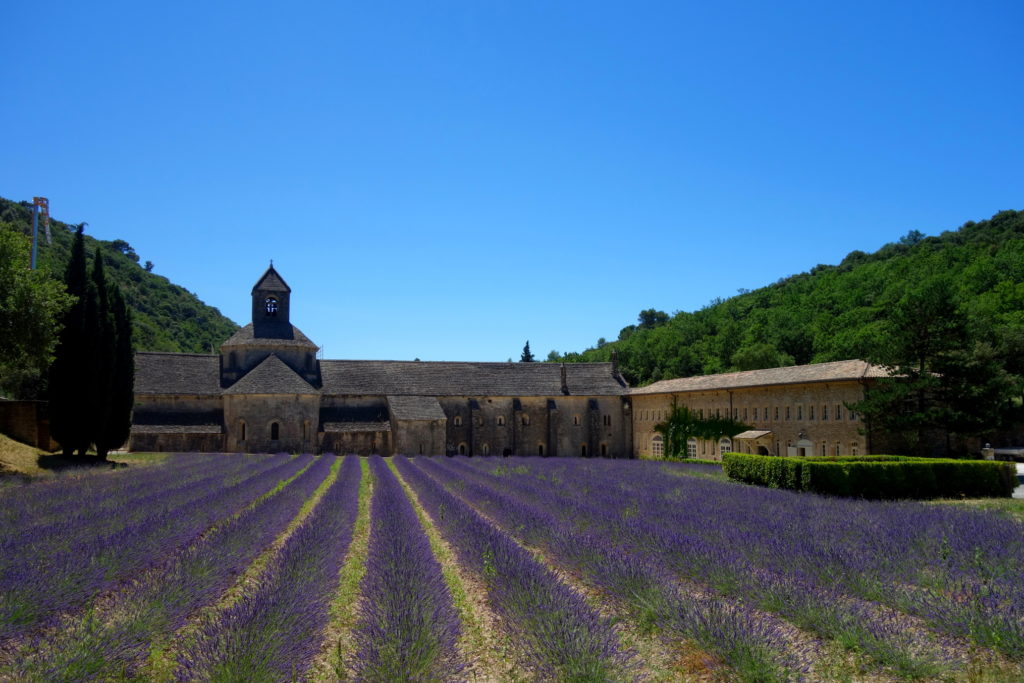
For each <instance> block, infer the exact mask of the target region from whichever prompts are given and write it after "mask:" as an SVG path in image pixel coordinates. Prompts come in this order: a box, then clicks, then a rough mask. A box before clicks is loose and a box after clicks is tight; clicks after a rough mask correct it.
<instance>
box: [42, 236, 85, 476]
mask: <svg viewBox="0 0 1024 683" xmlns="http://www.w3.org/2000/svg"><path fill="white" fill-rule="evenodd" d="M82 228H83V226H81V225H79V226H78V230H77V232H76V233H75V241H74V243H73V244H72V246H71V259H70V260H69V261H68V267H67V270H66V271H65V274H64V286H65V288H66V289H67V293H68V294H70V295H71V296H73V297H74V298H75V301H74V303H73V304H72V305H71V306H70V308H68V309H67V311H66V312H65V313H64V317H63V321H62V327H61V333H60V338H59V341H58V342H57V348H56V350H55V352H54V361H53V364H52V365H51V366H50V382H49V412H50V434H51V435H52V436H53V438H54V439H55V440H56V441H57V442H58V443H59V444H60V445H61V449H62V451H63V453H64V455H65V456H70V455H72V454H73V453H74V452H75V451H78V452H79V453H81V454H84V453H85V451H86V450H87V449H88V448H89V441H90V439H89V433H88V416H87V414H86V405H87V403H88V400H89V399H88V396H87V395H86V393H85V387H86V386H87V382H86V375H87V366H88V357H87V355H86V354H87V348H86V342H87V337H86V334H87V332H86V308H87V306H88V300H89V296H88V295H89V286H88V285H89V283H88V277H87V274H86V264H85V238H84V236H83V235H82Z"/></svg>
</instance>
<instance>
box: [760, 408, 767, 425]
mask: <svg viewBox="0 0 1024 683" xmlns="http://www.w3.org/2000/svg"><path fill="white" fill-rule="evenodd" d="M761 414H762V415H764V421H765V422H767V421H768V406H765V407H764V412H763V413H761Z"/></svg>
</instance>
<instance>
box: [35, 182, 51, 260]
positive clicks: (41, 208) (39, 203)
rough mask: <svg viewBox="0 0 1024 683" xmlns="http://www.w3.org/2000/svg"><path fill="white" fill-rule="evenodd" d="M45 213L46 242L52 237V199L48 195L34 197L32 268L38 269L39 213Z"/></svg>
mask: <svg viewBox="0 0 1024 683" xmlns="http://www.w3.org/2000/svg"><path fill="white" fill-rule="evenodd" d="M40 213H42V214H43V227H44V229H45V230H46V243H47V244H51V243H52V240H51V239H50V200H49V199H47V198H46V197H33V198H32V270H35V269H36V252H37V251H39V247H38V243H39V214H40Z"/></svg>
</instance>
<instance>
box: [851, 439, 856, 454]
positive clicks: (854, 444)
mask: <svg viewBox="0 0 1024 683" xmlns="http://www.w3.org/2000/svg"><path fill="white" fill-rule="evenodd" d="M850 455H857V442H856V441H854V442H853V443H851V444H850Z"/></svg>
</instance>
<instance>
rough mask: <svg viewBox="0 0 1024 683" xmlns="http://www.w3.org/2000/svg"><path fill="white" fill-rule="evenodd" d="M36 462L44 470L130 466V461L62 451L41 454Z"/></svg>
mask: <svg viewBox="0 0 1024 683" xmlns="http://www.w3.org/2000/svg"><path fill="white" fill-rule="evenodd" d="M36 464H37V465H39V467H40V468H42V469H44V470H55V471H60V470H68V469H89V470H91V469H95V468H104V469H110V470H113V469H119V468H121V467H128V463H124V462H114V461H112V460H100V459H99V458H98V457H97V456H95V455H85V456H79V455H73V456H70V457H65V456H64V455H63V454H61V453H52V454H49V455H40V456H39V459H38V460H37V461H36Z"/></svg>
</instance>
